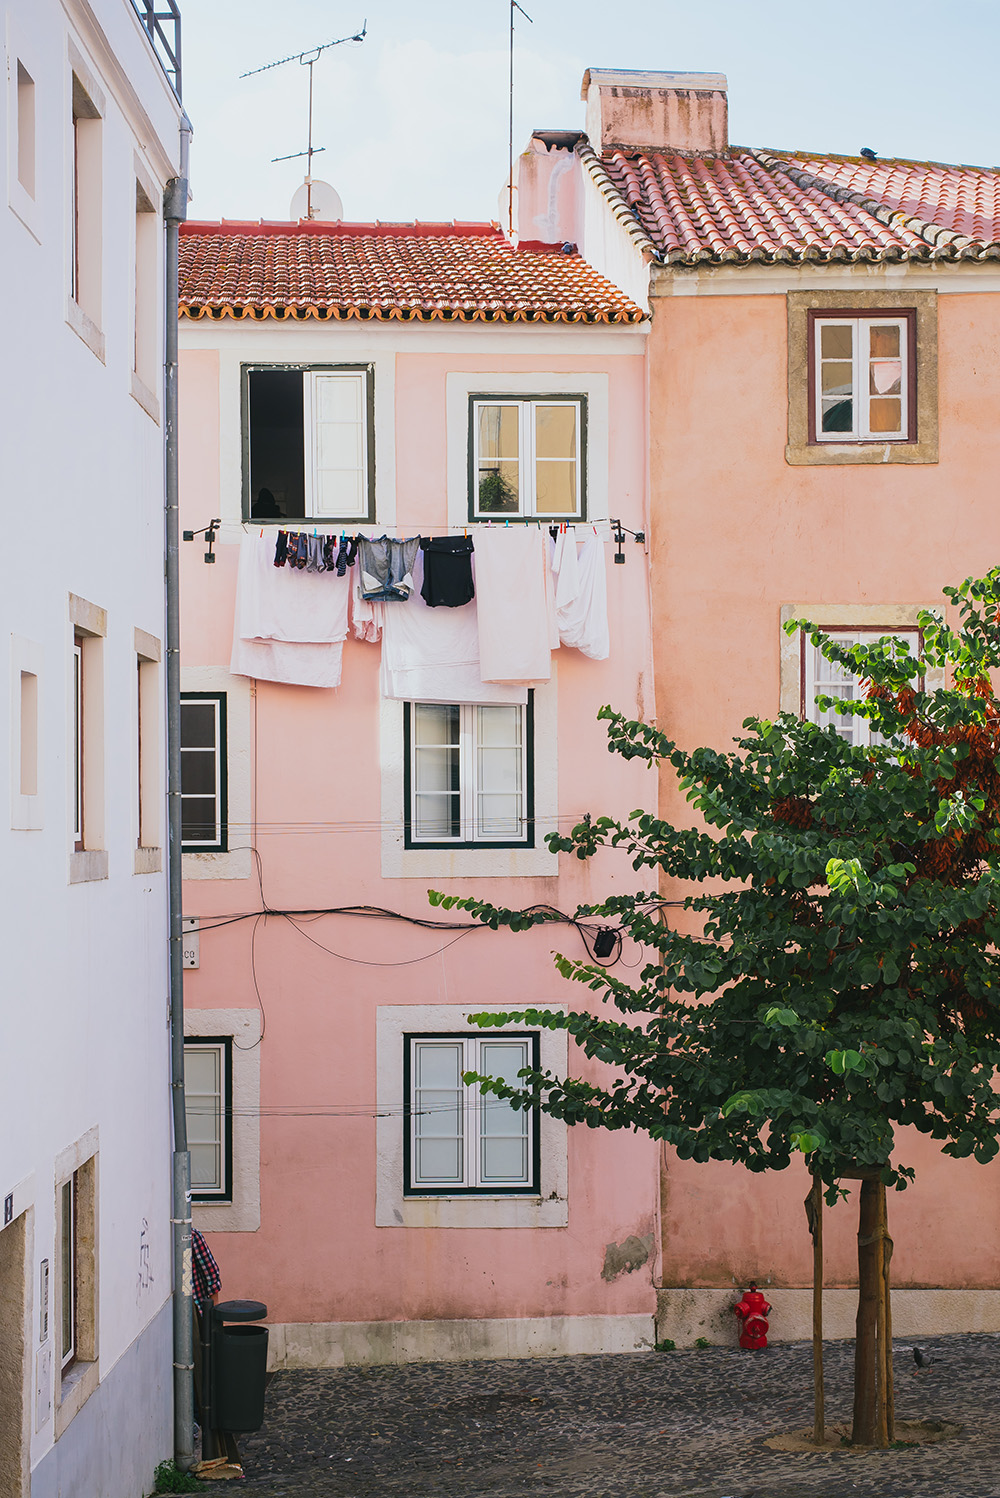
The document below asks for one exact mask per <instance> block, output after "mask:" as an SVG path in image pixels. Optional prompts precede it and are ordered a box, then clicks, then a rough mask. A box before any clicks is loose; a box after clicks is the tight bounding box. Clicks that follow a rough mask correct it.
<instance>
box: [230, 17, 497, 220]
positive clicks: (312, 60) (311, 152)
mask: <svg viewBox="0 0 1000 1498" xmlns="http://www.w3.org/2000/svg"><path fill="white" fill-rule="evenodd" d="M511 3H512V4H514V3H516V0H511ZM517 8H518V10H520V9H521V7H520V6H518V7H517ZM367 31H368V21H367V19H366V20H365V21H363V22H362V25H361V30H360V31H357V32H355V34H354V35H353V36H338V37H337V38H336V39H335V40H334V41H332V42H323V43H322V44H321V45H320V46H318V47H309V48H307V49H306V50H305V51H304V52H292V53H291V54H290V55H289V56H288V57H279V58H276V59H275V61H274V62H266V63H265V64H264V66H263V67H260V68H251V69H250V71H249V73H241V74H240V77H241V78H254V77H256V75H257V74H258V73H268V72H270V70H271V69H272V68H283V67H284V65H285V63H286V62H298V63H301V65H302V66H303V67H305V68H308V69H309V144H308V146H307V147H306V149H305V150H304V151H293V152H292V153H291V155H290V156H272V157H271V161H272V163H274V162H276V161H297V160H298V159H299V158H300V157H302V156H305V157H306V158H307V159H306V218H312V159H313V157H314V156H318V155H319V153H320V151H325V150H326V147H325V146H314V145H313V68H314V67H315V65H316V62H317V60H318V59H319V57H320V54H321V53H323V52H327V51H328V50H329V49H330V48H331V47H343V46H344V45H345V43H347V42H363V41H364V39H365V36H366V34H367ZM511 36H512V37H513V12H511ZM511 45H512V46H513V41H512V42H511ZM511 68H512V69H513V60H512V61H511ZM511 77H512V78H513V72H512V74H511ZM511 87H513V83H512V84H511Z"/></svg>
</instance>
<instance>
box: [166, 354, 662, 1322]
mask: <svg viewBox="0 0 1000 1498" xmlns="http://www.w3.org/2000/svg"><path fill="white" fill-rule="evenodd" d="M272 332H273V341H274V357H275V359H281V358H282V357H283V355H282V352H281V337H282V330H281V329H279V328H274V327H273V328H272ZM254 336H255V338H257V339H258V340H259V339H260V336H261V333H260V329H259V327H258V328H256V329H255V330H254ZM268 336H271V334H269V335H268ZM334 336H335V335H334V334H331V344H332V339H333V337H334ZM517 336H518V335H517V333H516V330H511V351H510V353H509V354H504V355H500V356H497V355H489V356H488V355H479V356H477V355H476V354H475V351H474V338H475V334H474V330H470V348H471V350H472V351H471V352H470V353H469V354H462V355H447V354H442V353H435V354H426V355H425V354H420V353H419V352H404V353H399V354H398V355H397V357H396V360H395V392H396V393H395V429H396V471H397V479H396V494H397V521H398V523H399V525H401V526H402V527H403V532H402V533H404V534H405V533H406V530H407V528H409V529H410V530H412V532H413V533H417V532H423V533H425V534H427V533H432V532H435V531H440V530H442V529H443V528H444V527H445V525H446V523H447V512H446V508H445V492H446V462H447V456H448V443H449V442H451V441H454V440H456V434H454V433H447V432H446V422H445V408H446V376H447V374H448V373H449V372H450V371H452V370H455V369H463V368H464V369H479V370H482V371H484V373H488V372H489V371H492V370H496V371H500V370H504V369H507V370H511V371H520V372H524V371H531V370H532V369H534V370H538V371H546V372H548V373H552V372H559V371H560V370H574V371H578V372H580V371H587V370H592V371H599V372H604V373H607V374H608V375H609V376H610V413H609V414H610V465H609V466H610V486H611V490H610V493H611V513H612V514H613V515H615V514H621V516H622V518H623V519H624V520H625V523H626V524H628V525H630V526H632V527H633V528H635V529H641V528H643V525H644V518H643V514H644V512H643V505H644V491H645V452H646V449H645V420H644V410H645V365H644V359H643V357H642V354H641V352H638V351H637V352H636V353H635V354H632V355H625V356H621V355H616V356H611V355H602V354H601V352H600V334H599V333H595V334H594V336H593V338H592V340H591V341H590V342H589V343H587V344H586V346H584V345H583V344H582V343H581V352H580V353H575V352H572V353H568V354H567V353H561V354H559V355H557V356H555V357H553V356H552V355H547V356H545V357H542V356H540V355H538V354H537V353H536V354H534V355H531V356H525V355H524V354H519V353H518V352H517ZM410 346H411V348H412V339H411V343H410ZM584 347H585V351H584ZM332 357H334V358H336V357H337V354H336V351H334V352H333V354H332ZM219 381H220V363H219V357H218V354H217V353H216V352H215V351H214V350H213V349H211V348H200V349H197V348H189V349H188V350H187V351H186V352H185V353H184V354H183V355H182V378H181V391H182V414H181V453H182V506H183V520H182V524H186V525H190V526H200V525H203V524H204V523H205V521H206V519H207V518H208V517H209V516H211V515H212V514H218V513H219V509H218V506H219V494H220V484H221V488H222V492H223V493H226V492H227V490H228V492H231V488H232V484H233V482H234V481H236V482H237V483H238V478H237V479H236V480H234V475H233V474H231V473H230V474H226V473H225V472H221V471H220V445H219V413H220V401H219ZM380 419H384V416H383V417H382V418H380ZM458 440H461V441H463V442H464V433H463V434H458ZM237 492H238V490H237ZM377 529H378V526H377V523H376V527H375V530H376V532H377ZM398 533H400V532H397V534H398ZM201 550H202V548H201V547H200V546H197V545H195V546H190V547H187V548H184V552H183V558H182V560H183V564H184V573H183V579H182V589H183V591H182V613H183V634H182V653H183V663H184V665H185V667H190V666H198V665H210V666H220V665H223V666H224V665H226V664H227V663H228V660H229V652H230V646H231V639H232V620H233V602H234V587H235V578H236V561H237V548H236V546H234V545H232V544H222V545H220V546H219V548H218V551H219V560H218V563H217V565H216V566H215V567H213V568H208V567H205V566H203V565H202V562H201ZM610 558H611V548H610V547H609V548H608V562H609V566H608V582H609V607H610V620H611V641H612V654H611V658H610V660H608V661H606V662H600V663H598V662H592V661H588V660H585V659H584V658H582V657H579V656H578V655H577V653H576V652H574V651H569V650H562V651H560V652H559V655H558V714H559V750H560V754H559V814H560V816H561V817H566V818H574V819H575V818H577V817H579V816H580V815H582V813H584V812H585V811H587V810H591V811H597V812H600V811H607V812H609V813H611V814H613V815H614V814H618V815H623V814H627V812H628V811H629V810H630V809H632V808H633V807H635V806H638V805H646V806H653V805H655V799H656V783H655V778H654V777H653V776H652V775H651V774H649V773H648V772H646V771H644V770H643V769H642V768H639V767H637V766H630V765H626V764H625V763H624V762H618V761H611V760H610V759H609V756H608V754H607V750H606V748H605V738H604V732H603V727H602V726H600V725H598V724H597V723H596V722H595V715H596V712H597V709H598V708H599V707H600V706H601V704H602V703H604V702H608V701H610V702H613V703H615V704H616V705H618V706H620V707H622V708H624V709H626V710H627V711H628V712H630V713H635V712H638V711H641V710H642V709H643V707H644V705H645V708H646V710H647V711H650V710H651V704H652V687H651V675H650V657H649V595H648V586H647V581H648V580H647V563H646V558H645V555H644V553H643V550H642V548H641V547H638V546H633V545H631V544H630V547H629V554H628V562H627V565H626V566H625V567H615V566H613V565H610ZM378 663H379V650H378V647H374V646H369V645H363V644H358V643H355V642H353V641H348V643H347V645H346V647H345V654H344V671H343V684H342V686H341V688H340V689H339V691H337V692H318V691H314V690H310V689H306V688H296V687H287V686H276V685H272V684H268V683H259V684H257V687H256V696H255V703H254V708H253V725H254V727H253V738H252V761H253V781H254V814H253V815H254V825H253V829H252V833H253V841H254V844H255V846H256V848H257V850H258V852H259V855H260V860H261V867H262V874H263V883H264V891H265V893H266V897H267V901H268V903H269V905H271V906H272V907H282V906H283V907H286V908H302V907H326V906H331V905H374V906H382V907H387V908H389V909H392V910H397V911H403V912H407V913H410V914H413V915H431V916H436V915H439V914H441V913H440V912H435V911H433V910H431V909H430V908H429V906H428V903H427V898H426V888H427V885H428V884H429V883H431V881H429V880H427V881H421V880H419V879H412V878H410V879H395V880H391V879H384V878H383V877H382V875H381V872H380V840H379V825H378V824H379V817H380V794H381V793H380V766H379V762H378V761H379V738H378V706H379V705H378ZM636 877H637V876H636V875H635V874H634V873H633V871H632V870H631V868H630V867H629V865H628V863H627V860H626V859H625V858H624V857H623V855H621V854H619V853H615V852H608V853H605V854H603V855H602V856H601V857H599V858H598V859H596V860H594V862H593V863H592V864H590V865H583V864H580V863H579V862H577V861H576V860H575V859H574V860H569V859H565V858H563V859H561V860H560V868H559V874H558V876H557V877H554V878H520V879H510V880H506V881H490V880H484V879H477V880H475V881H474V882H473V883H472V885H471V886H469V885H463V884H462V881H452V884H451V886H449V885H448V884H444V885H443V886H442V887H444V888H446V889H447V888H449V887H450V888H452V889H454V890H456V891H461V892H470V891H474V892H475V893H476V894H477V895H482V896H484V897H486V898H490V899H493V900H496V901H498V902H500V903H502V904H505V905H512V906H518V907H520V906H526V905H530V904H532V903H535V902H538V901H546V902H549V903H551V904H554V905H558V906H559V907H560V908H561V909H562V910H564V911H572V910H573V909H575V907H576V905H577V904H578V903H579V902H581V901H587V900H591V899H595V898H598V897H599V896H600V895H601V894H603V893H606V892H608V891H609V890H610V889H612V888H618V889H621V888H627V887H635V881H636ZM184 901H185V905H184V908H185V913H186V914H188V915H200V916H202V917H203V918H205V919H206V923H208V918H210V917H220V916H221V917H225V916H226V915H227V914H229V913H237V912H242V911H248V910H253V909H259V908H260V903H259V891H258V888H257V883H256V879H255V878H251V879H246V880H233V881H220V880H214V879H213V880H189V881H188V882H187V884H186V887H185V896H184ZM445 918H446V919H449V918H454V919H456V920H462V919H464V916H463V915H462V914H461V913H460V912H456V913H454V915H453V917H448V916H447V915H446V916H445ZM308 930H309V934H310V935H311V936H312V937H313V938H314V939H315V941H316V942H319V943H321V944H322V945H323V946H325V947H328V948H332V949H333V952H334V953H336V954H340V955H333V954H332V953H328V952H324V951H322V950H320V949H319V948H318V947H317V946H315V945H310V943H309V942H308V941H307V940H306V939H304V938H303V936H302V935H300V934H299V933H298V932H297V931H296V930H295V929H293V928H292V927H291V926H290V925H289V924H288V923H287V922H285V921H284V920H282V919H280V918H269V919H267V920H266V921H262V922H261V923H260V925H259V927H258V928H257V935H256V941H255V969H256V981H257V985H258V987H259V991H260V996H261V1001H262V1004H263V1007H264V1010H265V1012H266V1034H265V1037H264V1040H263V1042H262V1044H261V1051H260V1060H261V1109H262V1117H261V1120H260V1143H261V1226H260V1229H259V1231H257V1232H254V1233H216V1234H214V1235H213V1236H212V1238H211V1242H212V1247H213V1250H214V1252H215V1254H216V1256H217V1257H218V1259H219V1262H220V1264H221V1266H222V1270H223V1275H224V1287H225V1293H226V1295H227V1296H241V1295H255V1296H260V1297H262V1298H263V1299H265V1300H266V1301H267V1302H268V1304H269V1307H270V1317H271V1319H272V1320H274V1321H280V1322H288V1321H294V1322H298V1321H317V1322H324V1321H358V1320H362V1321H363V1320H392V1319H407V1318H456V1317H459V1318H461V1317H479V1316H483V1317H505V1316H554V1315H561V1314H569V1315H573V1314H583V1313H588V1314H619V1313H621V1314H625V1313H629V1314H632V1313H646V1314H651V1312H652V1308H653V1289H652V1276H653V1268H654V1265H653V1260H652V1259H650V1262H649V1263H648V1264H647V1265H646V1266H644V1267H643V1269H642V1270H639V1271H636V1272H635V1273H632V1274H623V1275H621V1276H620V1277H619V1278H617V1279H615V1280H613V1281H611V1282H609V1281H607V1280H605V1279H603V1278H602V1275H601V1270H602V1267H603V1264H604V1256H605V1249H606V1246H607V1245H608V1244H609V1243H613V1242H621V1241H622V1240H624V1239H625V1238H628V1237H630V1236H635V1237H638V1238H643V1237H645V1236H649V1235H652V1234H653V1233H654V1231H655V1215H656V1198H657V1183H656V1156H655V1151H654V1149H653V1147H652V1146H651V1145H650V1143H649V1142H648V1141H647V1140H645V1139H641V1138H636V1137H632V1136H627V1135H624V1134H614V1135H606V1134H602V1133H599V1132H598V1133H595V1132H592V1131H579V1130H577V1131H571V1135H570V1153H569V1225H568V1227H566V1228H546V1229H532V1230H527V1229H515V1228H503V1229H489V1230H487V1229H467V1230H466V1229H415V1228H379V1227H376V1226H375V1167H376V1159H375V1129H376V1125H375V1120H374V1118H373V1117H372V1116H371V1114H372V1112H373V1111H374V1107H373V1105H374V1101H375V1037H376V1030H375V1015H376V1009H377V1007H378V1006H379V1005H380V1004H400V1003H414V1004H417V1003H443V1002H448V1003H461V1002H467V1001H468V1000H469V999H470V998H474V999H475V1000H477V1001H481V1002H483V1003H501V1004H505V1003H509V1004H511V1005H514V1004H517V1003H519V1002H526V1001H532V1000H536V1001H543V1000H549V1001H553V1000H554V1001H560V1002H571V1001H574V1000H575V999H576V997H577V995H576V994H574V992H573V991H572V990H571V989H570V988H569V986H568V985H566V984H565V983H564V982H563V981H562V980H561V979H560V978H559V977H558V975H557V974H556V973H555V971H554V968H553V966H552V960H551V953H552V951H553V950H554V949H558V950H562V951H566V952H569V953H572V954H573V955H574V956H581V955H583V949H582V947H581V945H580V942H579V938H578V937H577V935H576V933H575V932H574V931H573V930H572V929H571V928H566V927H560V928H557V929H555V930H553V928H543V929H540V930H536V931H533V932H531V933H528V934H525V935H520V936H512V935H511V934H509V933H505V932H500V933H492V932H489V931H486V930H482V931H475V932H472V933H470V934H468V935H466V936H464V937H462V939H461V940H459V941H458V942H457V943H455V944H454V945H451V946H446V943H447V942H448V941H451V940H452V938H449V937H447V936H442V935H441V934H440V933H436V932H430V931H424V930H420V929H418V928H415V927H412V926H406V925H403V924H401V923H398V922H392V921H387V922H378V923H375V922H372V921H364V920H362V919H360V918H351V919H344V918H335V917H325V918H322V919H320V920H317V921H316V922H315V923H314V924H312V925H310V926H309V928H308ZM250 942H251V926H250V924H249V923H240V924H235V925H231V926H227V927H223V928H221V929H218V930H215V931H211V932H207V931H206V932H205V933H203V935H202V937H201V966H200V968H199V969H198V970H197V971H195V972H191V973H188V974H187V976H186V984H185V1001H186V1004H187V1006H188V1007H189V1008H203V1009H210V1008H217V1007H222V1006H231V1005H236V1006H246V1007H248V1008H251V1009H255V1008H256V1004H257V1000H256V997H255V993H254V985H253V977H252V973H251V965H250ZM429 954H432V955H429ZM372 964H375V965H372ZM580 992H581V993H582V992H583V991H582V990H581V991H580ZM289 1104H298V1105H300V1107H301V1106H302V1105H313V1106H315V1107H316V1108H317V1109H319V1108H321V1107H323V1106H324V1105H331V1104H335V1105H337V1106H338V1107H340V1108H343V1109H344V1110H345V1112H344V1113H341V1114H339V1115H338V1116H314V1117H310V1116H296V1117H294V1118H288V1117H277V1116H273V1114H272V1113H269V1111H268V1110H269V1109H275V1108H281V1107H283V1106H286V1105H289ZM348 1105H356V1106H357V1112H358V1115H359V1116H346V1113H347V1111H349V1110H348Z"/></svg>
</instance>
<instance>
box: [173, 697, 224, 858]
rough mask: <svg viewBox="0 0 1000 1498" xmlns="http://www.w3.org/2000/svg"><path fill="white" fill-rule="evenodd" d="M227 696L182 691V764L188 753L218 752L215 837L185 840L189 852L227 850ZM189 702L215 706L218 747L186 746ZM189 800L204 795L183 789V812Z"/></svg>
mask: <svg viewBox="0 0 1000 1498" xmlns="http://www.w3.org/2000/svg"><path fill="white" fill-rule="evenodd" d="M225 699H226V694H225V692H182V693H181V704H180V706H181V722H182V727H181V751H180V752H181V764H182V767H183V761H184V755H186V754H214V756H215V790H214V795H215V836H214V837H212V838H201V839H200V840H199V841H197V842H194V841H189V840H187V839H185V840H184V841H183V842H182V844H181V847H182V850H183V851H184V852H185V853H199V852H224V851H225V844H226V842H227V834H228V827H227V821H226V816H225V815H224V808H223V772H224V765H225V758H226V715H225V709H224V706H223V704H224V702H225ZM188 703H191V704H192V705H197V706H199V707H204V706H209V705H211V706H214V708H215V746H214V749H208V748H202V747H200V746H197V747H196V746H188V747H185V745H184V730H183V718H184V708H185V706H186V705H187V704H188ZM181 781H182V784H183V768H182V775H181ZM186 799H188V800H201V799H204V797H202V796H199V795H198V794H197V793H196V792H194V791H191V792H188V793H187V796H185V793H184V792H183V791H182V792H181V809H182V812H183V807H184V801H185V800H186Z"/></svg>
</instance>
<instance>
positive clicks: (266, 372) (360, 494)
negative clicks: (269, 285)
mask: <svg viewBox="0 0 1000 1498" xmlns="http://www.w3.org/2000/svg"><path fill="white" fill-rule="evenodd" d="M242 398H243V514H244V518H246V519H250V520H260V521H286V520H288V521H292V520H354V521H361V522H365V521H369V522H370V521H373V520H374V519H375V443H374V416H375V384H374V373H373V370H372V368H371V367H370V366H367V365H366V366H356V365H353V366H349V365H341V366H338V365H312V364H300V365H244V366H243V391H242Z"/></svg>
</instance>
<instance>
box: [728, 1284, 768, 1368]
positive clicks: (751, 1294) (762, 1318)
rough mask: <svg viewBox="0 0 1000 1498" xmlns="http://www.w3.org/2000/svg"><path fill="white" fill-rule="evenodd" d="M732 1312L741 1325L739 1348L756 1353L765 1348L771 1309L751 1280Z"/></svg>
mask: <svg viewBox="0 0 1000 1498" xmlns="http://www.w3.org/2000/svg"><path fill="white" fill-rule="evenodd" d="M733 1310H734V1311H735V1312H736V1314H737V1316H738V1317H739V1318H740V1320H741V1322H742V1323H743V1324H742V1326H741V1327H740V1346H741V1347H747V1348H750V1349H751V1350H752V1351H756V1350H757V1349H758V1348H760V1347H766V1346H767V1318H768V1316H769V1315H770V1312H771V1307H770V1306H769V1305H768V1303H767V1301H766V1300H765V1299H764V1297H763V1295H761V1293H760V1291H759V1290H758V1289H757V1286H756V1285H755V1284H754V1283H753V1281H752V1280H751V1282H750V1289H749V1290H748V1291H747V1292H746V1294H745V1295H744V1296H743V1299H742V1300H741V1301H739V1302H738V1303H737V1304H736V1305H735V1306H733Z"/></svg>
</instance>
